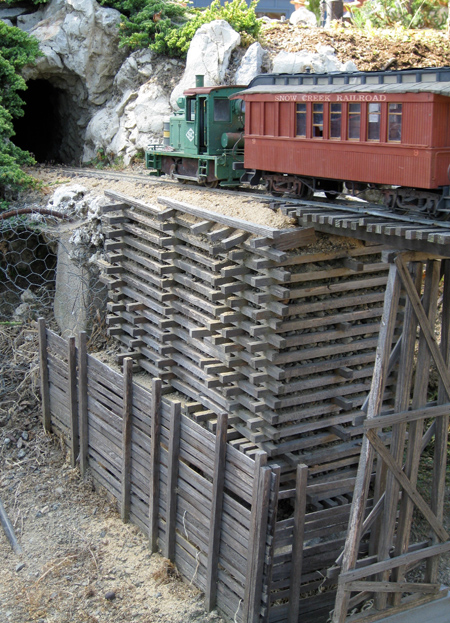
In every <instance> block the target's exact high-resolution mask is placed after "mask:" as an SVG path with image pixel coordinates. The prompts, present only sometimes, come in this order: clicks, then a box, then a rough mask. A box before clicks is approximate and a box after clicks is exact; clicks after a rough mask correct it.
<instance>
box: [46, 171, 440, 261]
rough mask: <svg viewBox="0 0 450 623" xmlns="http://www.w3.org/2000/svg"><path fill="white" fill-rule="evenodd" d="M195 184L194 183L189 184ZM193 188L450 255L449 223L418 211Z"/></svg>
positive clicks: (117, 175)
mask: <svg viewBox="0 0 450 623" xmlns="http://www.w3.org/2000/svg"><path fill="white" fill-rule="evenodd" d="M47 170H49V171H52V172H57V173H59V174H62V175H66V176H70V177H90V178H100V179H110V180H112V181H127V182H131V183H135V184H138V185H140V186H142V185H148V186H154V185H159V186H161V187H162V188H163V187H174V186H177V187H179V182H177V181H174V180H169V179H160V178H155V177H152V176H149V175H148V174H147V173H146V172H142V173H124V172H122V171H104V170H102V171H99V170H97V169H87V168H72V167H50V168H48V169H47ZM191 188H192V187H191ZM194 188H195V190H198V191H200V192H205V193H212V194H214V195H217V194H224V195H236V194H237V193H238V194H239V195H241V196H242V195H245V197H246V198H247V199H254V200H257V201H259V202H260V203H261V204H262V206H266V207H268V208H272V209H278V208H280V209H281V211H282V212H283V213H285V214H286V215H288V216H291V217H293V218H296V219H297V222H298V224H299V225H300V226H304V227H307V226H308V227H311V226H313V227H314V228H315V230H316V231H321V232H324V233H332V234H336V235H341V236H349V237H353V238H359V239H362V240H366V241H369V242H374V243H377V244H380V243H381V244H386V245H389V246H390V247H392V248H398V249H411V250H423V251H425V252H428V253H429V252H436V253H440V254H444V255H445V256H448V255H450V252H448V251H447V248H448V247H449V246H450V221H439V220H436V219H432V218H427V217H425V216H423V215H420V214H413V213H411V214H398V213H395V212H392V211H390V210H389V209H388V208H385V207H383V206H379V205H376V204H371V203H366V202H364V201H361V200H357V199H356V200H355V199H354V198H352V199H347V200H345V199H339V200H336V201H334V202H331V201H327V200H325V201H323V200H322V198H321V197H320V196H317V197H316V198H314V199H313V200H305V199H296V198H294V197H272V196H271V195H268V194H267V193H266V192H264V191H262V190H260V191H255V190H251V191H250V190H245V189H241V190H227V189H222V188H215V189H211V188H204V187H202V186H195V187H194ZM444 249H445V252H444Z"/></svg>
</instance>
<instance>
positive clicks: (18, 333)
mask: <svg viewBox="0 0 450 623" xmlns="http://www.w3.org/2000/svg"><path fill="white" fill-rule="evenodd" d="M0 352H1V353H2V359H1V361H0V385H1V387H0V389H1V390H2V391H0V500H1V501H2V502H3V505H4V507H5V509H6V511H7V514H8V516H9V518H10V521H11V523H12V524H13V526H14V531H15V534H16V536H17V539H18V541H19V543H20V546H21V547H22V550H23V553H22V554H15V553H13V551H12V549H11V547H10V544H9V541H8V540H7V538H6V536H5V534H4V532H3V530H1V529H0V568H1V580H0V621H1V623H31V622H37V623H66V622H67V623H68V622H69V621H72V622H74V623H131V622H133V621H137V622H139V623H157V622H164V623H182V622H183V623H184V622H186V623H207V622H215V623H223V622H222V619H221V618H220V617H219V616H218V615H217V614H216V613H215V612H212V613H210V614H207V613H206V612H205V611H204V609H203V595H202V594H201V593H200V592H199V591H198V590H197V589H196V588H195V587H193V586H192V585H190V584H189V583H184V582H182V581H181V580H180V578H179V577H178V575H177V572H176V570H175V569H174V568H173V567H172V566H171V565H170V563H169V562H168V561H167V560H165V559H164V558H162V557H161V556H160V555H158V554H151V553H150V551H149V548H148V542H147V539H146V537H145V536H144V535H143V534H142V533H141V532H140V531H139V529H138V528H136V527H135V526H132V525H129V524H128V525H127V524H123V523H122V522H121V520H120V518H119V515H118V513H117V510H116V507H115V504H114V502H112V501H111V500H109V499H108V497H107V496H106V494H105V492H103V491H101V490H100V491H94V489H93V486H92V483H91V481H90V479H89V478H87V479H86V480H85V481H83V480H82V479H81V478H80V475H79V472H78V470H77V469H71V467H70V463H69V461H68V457H67V455H66V452H65V448H64V445H63V443H62V442H61V440H60V439H58V438H56V437H53V436H50V435H46V434H45V433H44V432H43V430H42V426H41V423H40V410H39V409H40V406H39V390H38V385H37V383H38V361H37V331H36V327H35V326H34V324H33V323H31V324H29V325H27V326H26V327H25V328H21V329H18V328H9V327H4V326H1V327H0ZM5 390H8V391H5Z"/></svg>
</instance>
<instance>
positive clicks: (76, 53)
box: [17, 0, 126, 162]
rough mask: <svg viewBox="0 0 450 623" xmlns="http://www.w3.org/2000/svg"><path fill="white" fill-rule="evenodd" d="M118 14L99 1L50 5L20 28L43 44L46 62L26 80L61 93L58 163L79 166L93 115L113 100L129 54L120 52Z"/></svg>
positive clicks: (64, 0)
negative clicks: (46, 85) (47, 84)
mask: <svg viewBox="0 0 450 623" xmlns="http://www.w3.org/2000/svg"><path fill="white" fill-rule="evenodd" d="M119 23H120V14H119V12H118V11H116V10H114V9H109V8H103V7H101V6H100V5H99V4H98V3H97V2H96V1H95V0H51V2H49V3H48V4H46V5H45V6H44V7H43V8H41V9H39V10H38V11H36V12H34V13H31V14H24V15H19V16H17V26H18V27H19V28H21V29H22V30H25V31H27V32H29V33H30V34H32V35H34V36H35V37H36V38H37V39H38V40H39V41H40V49H41V51H42V53H43V56H42V57H40V58H38V59H37V62H36V65H35V66H33V67H29V68H28V69H27V70H26V71H25V73H24V76H25V78H26V80H42V81H47V82H48V83H50V84H51V85H52V87H54V88H55V89H57V90H58V93H59V108H60V117H61V122H62V124H61V125H62V144H61V148H60V159H61V160H63V161H66V162H70V161H77V160H78V159H79V158H80V156H81V154H82V150H83V145H84V130H85V128H86V126H87V124H88V122H89V120H90V118H91V117H92V114H93V111H94V110H96V109H98V108H99V107H100V106H102V105H104V104H105V103H106V102H107V101H108V100H109V98H110V97H111V93H112V88H113V83H114V78H115V76H116V73H117V71H118V69H119V67H120V66H121V64H122V62H123V60H124V58H125V57H126V51H125V50H120V49H119V30H118V26H119Z"/></svg>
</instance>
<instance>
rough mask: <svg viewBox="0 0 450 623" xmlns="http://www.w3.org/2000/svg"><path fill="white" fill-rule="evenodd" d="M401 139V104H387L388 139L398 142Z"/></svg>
mask: <svg viewBox="0 0 450 623" xmlns="http://www.w3.org/2000/svg"><path fill="white" fill-rule="evenodd" d="M401 140H402V105H401V104H389V111H388V141H391V142H393V143H399V142H400V141H401Z"/></svg>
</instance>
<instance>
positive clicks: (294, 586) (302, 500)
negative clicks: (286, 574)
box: [287, 465, 308, 623]
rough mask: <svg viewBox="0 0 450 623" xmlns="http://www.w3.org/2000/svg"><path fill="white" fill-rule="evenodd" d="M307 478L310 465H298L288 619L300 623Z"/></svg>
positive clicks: (289, 621)
mask: <svg viewBox="0 0 450 623" xmlns="http://www.w3.org/2000/svg"><path fill="white" fill-rule="evenodd" d="M307 479H308V467H307V466H306V465H297V478H296V482H295V506H294V537H293V543H292V571H291V585H290V587H289V609H288V619H287V620H288V623H298V615H299V610H300V586H301V583H302V566H303V540H304V535H305V516H306V483H307Z"/></svg>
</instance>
